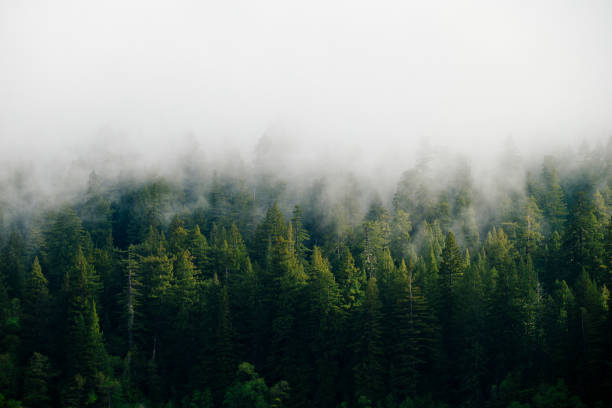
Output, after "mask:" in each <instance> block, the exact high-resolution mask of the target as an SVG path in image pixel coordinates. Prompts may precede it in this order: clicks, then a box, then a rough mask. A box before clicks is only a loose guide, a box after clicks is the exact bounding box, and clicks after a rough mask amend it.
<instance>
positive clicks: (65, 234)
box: [0, 148, 612, 408]
mask: <svg viewBox="0 0 612 408" xmlns="http://www.w3.org/2000/svg"><path fill="white" fill-rule="evenodd" d="M611 152H612V149H610V148H608V151H607V155H605V154H603V155H602V152H597V151H593V152H591V153H590V154H591V155H590V156H589V155H587V156H584V157H586V159H584V160H582V161H579V162H577V161H576V162H577V163H578V165H577V166H575V167H574V168H571V169H569V170H567V169H565V170H564V171H563V173H562V174H561V173H560V171H559V168H558V167H559V166H558V163H559V161H558V160H555V159H554V158H551V157H547V158H545V159H544V160H543V161H542V162H541V164H540V166H539V168H538V169H537V171H535V172H529V173H524V174H523V173H521V174H523V176H524V178H522V179H521V180H522V181H521V184H520V187H519V188H514V189H513V188H507V189H501V191H502V192H501V193H500V194H498V196H497V198H496V201H495V205H494V209H495V211H494V212H492V213H490V214H487V215H486V216H485V211H484V210H483V209H484V208H485V205H484V203H485V202H486V201H487V197H486V194H484V193H485V191H483V189H480V188H478V187H477V186H475V185H474V183H473V181H472V178H471V176H470V173H469V168H468V169H466V168H465V167H462V169H463V170H462V171H458V172H456V174H455V178H454V179H453V181H452V182H450V183H448V184H447V185H444V188H438V189H436V188H433V187H432V183H431V180H429V179H428V178H427V175H426V171H424V170H423V168H422V167H418V166H417V167H416V168H415V169H413V170H410V171H407V172H406V173H404V175H403V176H402V178H401V180H400V182H399V183H398V186H397V189H396V191H395V194H394V196H393V197H392V199H390V200H387V201H383V200H381V199H377V198H376V197H374V198H372V199H371V200H370V201H369V205H368V206H367V208H365V210H364V211H361V212H360V211H359V209H358V208H357V206H356V205H355V203H356V202H357V201H358V197H356V196H355V195H353V196H351V193H347V194H346V196H345V197H344V198H343V199H342V200H340V201H339V202H337V203H335V204H334V205H328V204H327V203H324V202H323V201H322V200H321V199H320V196H319V195H318V194H317V187H316V183H315V185H314V186H313V188H312V189H311V190H310V191H309V192H308V193H307V194H306V195H305V197H306V198H305V199H304V200H302V201H303V202H301V203H298V204H297V205H296V203H289V200H287V199H286V197H285V196H283V194H282V186H281V187H279V184H274V182H273V181H270V180H269V179H265V178H262V179H261V180H255V182H253V183H251V184H249V183H245V182H244V180H239V179H236V178H232V177H226V178H223V177H218V176H215V178H214V180H213V182H212V183H210V185H208V187H207V188H206V189H204V191H203V190H202V189H200V188H197V186H198V185H199V184H198V183H200V182H201V180H199V179H198V177H195V176H194V177H193V178H191V179H189V180H186V181H185V180H184V181H183V182H180V183H179V182H170V181H166V180H163V179H152V180H149V181H147V182H145V183H121V182H113V183H110V184H109V183H107V184H105V183H104V182H103V181H101V178H100V177H97V176H95V175H92V177H91V179H90V183H89V188H88V190H87V191H86V192H84V193H83V194H81V195H80V196H79V197H78V198H77V199H75V200H73V201H71V202H69V203H65V205H62V206H61V207H59V208H54V209H51V210H46V211H41V212H39V213H36V214H28V215H27V216H23V217H21V218H15V219H12V220H11V221H10V222H4V223H3V224H1V228H0V231H1V233H2V235H1V240H0V243H1V252H0V393H1V394H0V407H5V406H6V407H19V406H23V407H51V406H62V407H85V406H92V407H97V406H99V407H111V406H115V407H136V406H143V405H144V406H150V407H185V408H186V407H190V408H191V407H228V408H233V407H258V408H259V407H261V408H263V407H314V406H316V407H363V408H365V407H382V408H395V407H402V408H408V407H432V408H433V407H491V408H496V407H500V408H501V407H504V408H506V407H513V408H520V407H522V408H527V407H537V408H545V407H587V406H591V407H607V406H610V405H609V404H610V402H609V401H612V391H611V390H612V311H611V308H610V306H612V304H611V302H612V300H610V293H609V290H608V288H609V287H610V284H611V282H610V281H611V279H612V270H611V268H612V223H611V214H612V190H611V188H610V187H611V185H612V184H611V182H612V176H611V174H610V173H611V170H610V169H611V167H610V165H611V163H612V160H611V159H610V158H611V157H612V154H610V153H611ZM572 157H573V158H577V157H579V155H575V156H572ZM580 157H582V156H580ZM513 163H514V164H516V162H515V161H514V162H513V159H512V158H510V160H509V162H507V163H505V165H507V166H508V167H507V168H506V169H505V171H506V172H505V173H504V174H505V175H507V177H509V178H511V177H513V176H514V175H516V174H517V172H521V171H523V170H517V168H518V167H516V166H515V167H513ZM257 183H259V184H257ZM502 184H503V183H502ZM255 191H257V194H255ZM347 191H352V190H347ZM352 194H357V193H355V192H353V193H352ZM202 196H203V197H204V198H205V200H206V204H205V205H199V204H198V203H200V202H201V201H202V200H201V198H202ZM177 203H179V204H181V206H180V208H181V210H180V211H173V210H172V209H173V208H177V206H175V205H174V204H177ZM330 214H331V215H330ZM606 404H608V405H606Z"/></svg>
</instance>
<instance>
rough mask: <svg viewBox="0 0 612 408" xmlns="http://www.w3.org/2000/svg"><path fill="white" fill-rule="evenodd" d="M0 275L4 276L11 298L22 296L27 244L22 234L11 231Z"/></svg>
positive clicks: (0, 266) (0, 264)
mask: <svg viewBox="0 0 612 408" xmlns="http://www.w3.org/2000/svg"><path fill="white" fill-rule="evenodd" d="M2 260H3V261H2V262H1V263H0V276H4V277H5V279H6V281H5V285H6V288H7V293H8V296H9V297H10V298H14V297H21V295H22V293H23V285H24V276H25V270H26V268H25V244H24V242H23V238H22V237H21V234H20V233H19V232H17V231H13V232H11V235H10V236H9V239H8V241H7V243H6V245H5V246H4V249H3V251H2Z"/></svg>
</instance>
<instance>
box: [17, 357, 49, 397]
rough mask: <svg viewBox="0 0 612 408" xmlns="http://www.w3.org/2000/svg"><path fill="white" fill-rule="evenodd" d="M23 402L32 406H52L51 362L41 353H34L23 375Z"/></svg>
mask: <svg viewBox="0 0 612 408" xmlns="http://www.w3.org/2000/svg"><path fill="white" fill-rule="evenodd" d="M23 377H24V378H23V396H24V397H23V402H24V404H25V406H26V407H30V408H47V407H51V397H50V393H49V380H50V377H51V364H50V363H49V359H48V358H47V357H46V356H44V355H43V354H40V353H36V352H35V353H34V354H32V357H31V358H30V360H29V362H28V366H27V368H26V370H25V373H24V376H23Z"/></svg>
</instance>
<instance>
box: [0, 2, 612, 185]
mask: <svg viewBox="0 0 612 408" xmlns="http://www.w3.org/2000/svg"><path fill="white" fill-rule="evenodd" d="M611 18H612V3H610V2H609V1H607V0H601V1H588V2H584V1H582V2H581V1H564V0H563V1H561V0H555V1H496V2H490V1H464V2H456V1H450V0H449V1H443V0H435V1H421V2H415V1H385V0H383V1H366V0H352V1H308V2H294V1H286V0H278V1H276V0H265V1H257V2H253V1H238V0H228V1H223V2H213V1H186V0H182V1H161V0H149V1H117V0H108V1H104V2H90V1H64V0H56V1H53V2H47V1H34V0H32V1H17V0H0V87H1V92H0V152H1V153H0V160H1V161H2V162H3V166H2V167H3V172H2V177H3V178H5V179H6V178H7V177H9V176H7V173H6V170H7V169H11V170H12V169H15V168H17V167H19V168H21V169H22V171H26V172H28V173H29V174H33V175H34V176H35V177H33V178H32V180H39V186H38V187H40V188H43V186H44V188H46V189H47V190H54V189H60V190H61V189H62V188H63V189H66V188H67V185H66V184H68V183H69V184H71V186H72V187H74V185H75V184H76V185H80V186H84V185H85V184H86V182H87V178H86V175H87V174H89V172H90V171H91V170H96V171H97V172H99V173H103V174H106V175H107V176H112V177H114V176H119V175H121V174H126V172H127V173H129V172H134V171H145V172H147V171H151V172H154V173H158V174H172V173H173V172H175V171H176V169H177V168H178V167H180V166H182V165H183V164H185V160H187V159H188V161H191V162H194V163H200V164H201V163H214V165H213V167H215V168H219V169H226V170H227V169H231V168H233V167H236V166H237V167H241V168H243V169H244V168H248V167H249V166H251V165H253V163H258V162H259V164H260V165H261V166H264V167H265V166H270V165H271V163H273V164H274V166H275V167H274V166H273V167H270V171H273V169H276V170H279V169H280V170H282V172H283V174H284V175H285V176H289V175H295V174H302V175H305V176H308V175H312V174H314V173H320V172H321V171H327V172H328V173H329V174H333V173H334V172H337V171H340V170H350V171H352V172H354V173H356V174H358V175H360V176H361V177H365V178H367V177H372V178H373V175H375V176H376V178H377V179H378V180H379V181H378V185H379V186H380V180H388V183H387V184H388V185H389V186H391V185H393V184H394V183H396V182H397V180H398V178H399V176H400V174H401V172H402V171H404V170H406V169H408V168H411V167H413V166H414V165H415V163H416V162H417V161H418V160H419V157H418V156H419V152H422V151H423V148H422V147H423V146H430V147H432V149H433V150H432V151H440V150H443V151H445V152H447V153H445V154H448V155H452V154H454V153H462V154H464V155H465V156H466V157H468V160H469V163H470V164H471V165H472V167H473V168H474V174H475V175H478V174H479V171H482V170H478V168H479V165H480V164H482V163H488V162H491V161H496V160H498V158H499V155H500V154H501V153H502V152H503V150H504V149H505V146H507V143H508V140H512V143H513V144H514V145H515V146H516V148H517V150H518V151H519V152H520V153H521V154H522V155H524V156H527V157H528V156H530V155H534V154H536V153H537V154H545V153H547V152H549V151H557V150H562V149H563V148H565V147H566V146H570V145H576V144H579V143H581V142H582V141H583V140H587V141H590V142H591V143H597V142H598V141H601V140H606V139H607V138H608V137H609V135H610V134H611V133H612V115H610V112H612V76H611V75H610V72H612V47H610V39H611V38H612V26H611V25H610V20H611ZM258 152H259V153H258ZM264 158H265V159H264ZM481 167H486V166H481ZM24 169H25V170H24ZM11 177H12V176H11ZM9 178H10V177H9ZM68 181H69V182H68ZM383 184H384V183H383Z"/></svg>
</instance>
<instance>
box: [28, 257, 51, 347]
mask: <svg viewBox="0 0 612 408" xmlns="http://www.w3.org/2000/svg"><path fill="white" fill-rule="evenodd" d="M49 307H50V304H49V290H48V288H47V278H45V276H44V275H43V273H42V269H41V267H40V263H39V262H38V257H36V258H34V263H33V264H32V268H31V269H30V271H29V272H28V274H27V275H26V278H25V285H24V292H23V337H22V342H23V343H22V347H23V355H25V356H29V355H31V354H32V353H33V352H34V351H48V345H47V344H46V341H45V340H44V339H45V338H46V336H48V335H49V332H48V331H47V329H48V325H47V322H48V320H49V319H48V317H47V316H46V314H47V313H48V312H49Z"/></svg>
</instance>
